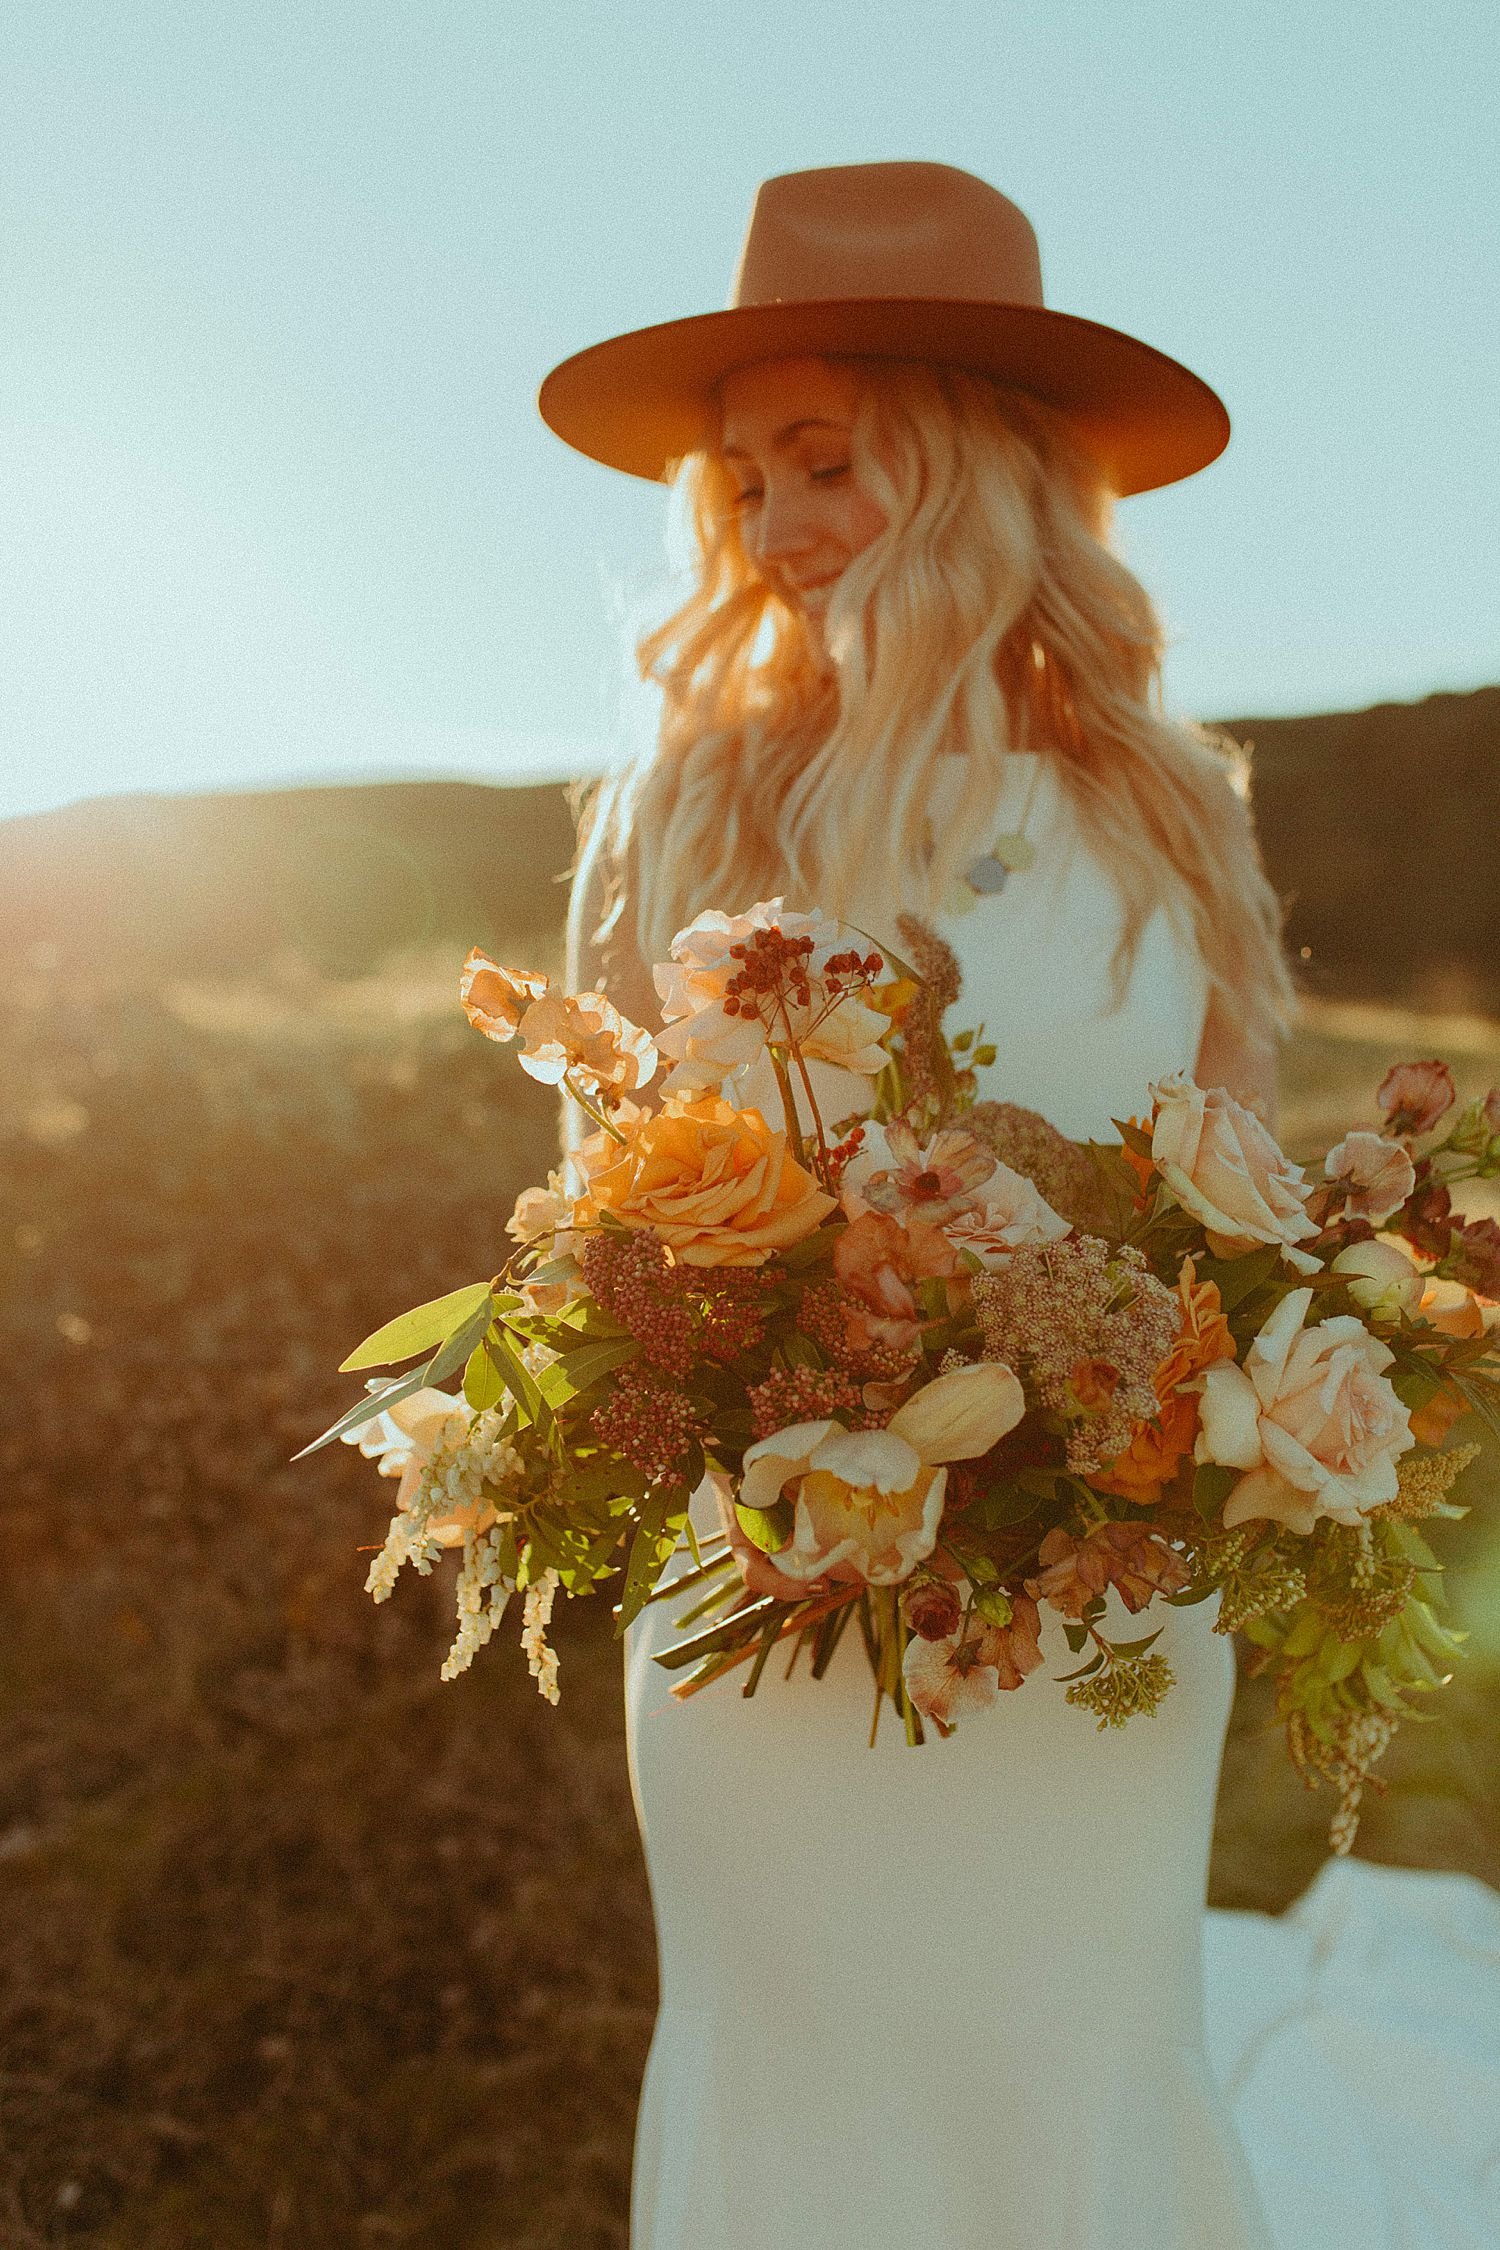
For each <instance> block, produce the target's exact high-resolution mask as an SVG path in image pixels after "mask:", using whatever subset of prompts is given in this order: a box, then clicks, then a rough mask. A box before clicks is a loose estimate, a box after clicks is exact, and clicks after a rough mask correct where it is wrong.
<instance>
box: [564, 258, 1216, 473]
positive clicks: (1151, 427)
mask: <svg viewBox="0 0 1500 2250" xmlns="http://www.w3.org/2000/svg"><path fill="white" fill-rule="evenodd" d="M804 356H805V357H816V358H851V357H854V358H880V359H925V360H937V361H941V362H943V363H945V364H947V365H949V366H954V367H964V368H969V369H971V370H973V371H974V372H975V373H977V374H981V375H990V376H994V377H996V378H997V379H999V380H1000V381H1003V382H1006V383H1011V384H1014V385H1015V387H1016V388H1017V389H1018V390H1023V391H1026V392H1029V393H1030V394H1031V395H1032V396H1033V397H1035V398H1039V399H1044V400H1046V401H1047V403H1048V404H1050V405H1052V406H1055V407H1057V408H1059V409H1060V410H1061V411H1062V412H1063V413H1064V414H1065V415H1066V417H1067V419H1068V421H1069V423H1070V424H1071V425H1072V427H1073V428H1074V430H1075V432H1076V434H1077V436H1078V438H1079V440H1080V442H1081V443H1082V444H1083V446H1084V447H1085V448H1086V449H1087V451H1088V452H1089V454H1090V455H1091V456H1092V457H1093V458H1094V459H1095V460H1096V461H1097V462H1098V463H1099V466H1100V469H1101V471H1102V473H1103V475H1104V477H1105V480H1106V481H1107V483H1108V484H1109V486H1110V488H1111V489H1112V490H1113V491H1114V492H1116V493H1119V494H1121V495H1124V494H1126V493H1131V492H1149V491H1152V490H1154V489H1155V488H1156V487H1158V486H1160V485H1164V484H1175V483H1177V482H1178V480H1179V479H1180V478H1182V477H1190V476H1192V475H1194V474H1195V472H1196V471H1197V470H1199V469H1203V468H1206V467H1207V466H1208V464H1209V462H1210V461H1213V460H1216V459H1217V457H1218V456H1219V454H1221V453H1222V452H1223V450H1224V448H1225V446H1226V445H1227V444H1228V443H1229V416H1228V413H1227V412H1226V410H1225V407H1224V403H1223V401H1222V399H1221V398H1220V397H1219V396H1218V393H1217V392H1216V391H1213V390H1211V389H1210V388H1209V386H1208V384H1207V383H1205V382H1204V381H1203V380H1202V378H1201V377H1199V376H1197V375H1194V374H1193V373H1192V372H1191V370H1190V369H1188V368H1186V367H1184V366H1183V365H1182V364H1181V362H1180V361H1178V360H1175V359H1170V358H1169V357H1168V356H1167V354H1166V353H1165V352H1159V351H1157V350H1156V349H1155V348H1154V347H1153V346H1152V345H1150V344H1143V343H1141V342H1140V340H1139V338H1137V337H1135V336H1127V335H1126V334H1125V333H1124V332H1123V330H1121V329H1118V328H1106V327H1104V326H1102V325H1101V323H1100V322H1098V321H1094V320H1083V319H1081V318H1080V317H1079V316H1078V315H1077V314H1075V313H1063V312H1054V311H1053V310H1052V308H1051V307H1050V306H1041V305H1007V304H993V303H978V302H975V301H974V300H972V299H962V298H928V297H921V298H912V297H858V298H832V299H824V300H817V301H814V302H802V301H800V300H799V301H796V302H789V303H780V304H772V305H743V306H739V307H737V308H735V309H733V310H731V311H728V312H715V313H697V314H694V315H693V316H692V317H690V318H689V319H686V320H668V321H662V322H660V323H659V324H658V325H657V326H655V327H652V328H637V329H633V330H631V331H630V333H629V334H627V335H624V336H611V337H610V338H608V339H607V340H606V341H605V342H604V343H602V344H591V345H590V346H589V347H588V349H587V350H585V351H581V352H575V353H574V354H573V356H572V357H571V358H569V359H565V360H563V361H562V362H561V364H560V365H559V366H557V367H554V368H553V370H552V372H551V374H550V375H548V377H547V378H546V380H545V382H544V383H543V384H542V387H541V390H540V392H539V393H538V397H537V405H538V407H539V409H540V411H541V415H542V419H543V421H545V422H546V424H547V425H548V427H549V428H550V429H552V430H554V431H555V432H556V434H557V435H558V436H559V437H560V438H562V439H563V440H564V442H565V443H566V444H568V445H571V446H573V447H575V448H576V449H577V451H578V452H580V453H586V454H588V455H589V457H590V458H591V459H592V460H595V461H602V462H604V463H605V464H606V465H607V466H608V467H609V468H612V469H623V470H625V471H626V472H627V474H629V475H630V476H636V477H649V478H651V479H653V480H654V481H656V482H665V481H667V480H668V479H669V478H670V477H671V475H672V472H673V469H674V467H675V464H676V463H677V462H678V461H680V460H681V459H682V457H683V455H684V454H687V453H692V452H695V451H697V450H698V449H699V448H701V447H703V446H705V445H707V444H709V443H711V442H712V440H713V434H714V433H713V397H714V390H715V386H716V385H717V384H718V383H719V382H720V381H721V380H722V378H723V377H724V376H725V375H727V374H728V373H729V372H730V370H731V369H732V368H736V367H745V366H749V365H752V364H753V363H754V362H756V361H758V360H765V359H790V358H801V357H804Z"/></svg>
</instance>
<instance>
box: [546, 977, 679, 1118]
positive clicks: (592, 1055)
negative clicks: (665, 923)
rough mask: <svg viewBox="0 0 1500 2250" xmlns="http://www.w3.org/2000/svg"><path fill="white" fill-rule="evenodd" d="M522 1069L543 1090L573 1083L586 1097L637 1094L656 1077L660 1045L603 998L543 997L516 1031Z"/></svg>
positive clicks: (576, 995) (587, 994)
mask: <svg viewBox="0 0 1500 2250" xmlns="http://www.w3.org/2000/svg"><path fill="white" fill-rule="evenodd" d="M518 1030H519V1034H520V1039H521V1058H520V1060H521V1068H522V1069H523V1070H524V1071H525V1072H526V1073H527V1074H528V1076H530V1077H532V1078H536V1079H539V1080H540V1081H541V1083H542V1084H543V1085H544V1086H559V1085H561V1083H562V1081H563V1078H564V1077H565V1076H567V1077H570V1078H572V1079H573V1080H574V1081H575V1082H576V1083H577V1084H578V1085H579V1086H581V1087H582V1088H583V1091H584V1092H585V1093H586V1094H598V1093H601V1092H602V1091H604V1089H606V1088H610V1089H613V1090H614V1091H616V1092H619V1093H622V1094H633V1093H636V1092H638V1091H639V1089H640V1088H641V1087H642V1086H646V1085H649V1084H650V1082H651V1080H652V1079H653V1078H654V1077H655V1076H656V1066H657V1061H658V1059H659V1058H658V1056H657V1052H656V1042H655V1040H654V1039H653V1038H652V1037H651V1034H650V1033H649V1032H648V1031H642V1030H641V1028H640V1026H639V1025H638V1024H633V1023H631V1022H629V1021H628V1019H627V1018H626V1017H624V1016H622V1015H621V1014H620V1012H619V1010H618V1008H616V1007H614V1006H613V1005H612V1004H611V1003H610V1002H609V1001H608V1000H606V999H605V997H604V995H603V993H602V992H577V993H568V994H557V993H551V992H547V993H543V995H542V996H541V998H540V999H539V1000H534V1001H533V1002H532V1004H531V1006H530V1007H529V1008H528V1009H527V1010H526V1013H525V1014H524V1015H523V1016H522V1018H521V1021H520V1024H519V1026H518Z"/></svg>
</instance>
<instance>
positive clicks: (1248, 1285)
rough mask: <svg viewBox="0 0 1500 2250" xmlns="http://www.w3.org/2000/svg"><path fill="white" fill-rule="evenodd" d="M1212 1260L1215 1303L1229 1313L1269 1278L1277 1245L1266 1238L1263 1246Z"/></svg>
mask: <svg viewBox="0 0 1500 2250" xmlns="http://www.w3.org/2000/svg"><path fill="white" fill-rule="evenodd" d="M1205 1262H1207V1261H1205ZM1212 1263H1213V1278H1214V1279H1215V1280H1216V1281H1217V1282H1218V1284H1219V1303H1220V1304H1221V1305H1222V1307H1223V1309H1224V1311H1225V1312H1226V1313H1231V1312H1233V1311H1234V1309H1235V1307H1236V1306H1237V1305H1242V1304H1243V1303H1244V1301H1245V1299H1246V1298H1247V1297H1248V1296H1250V1295H1251V1294H1252V1293H1253V1292H1254V1291H1255V1290H1257V1289H1260V1288H1263V1287H1264V1285H1265V1283H1266V1282H1268V1281H1270V1280H1271V1279H1273V1277H1274V1275H1275V1273H1276V1270H1277V1268H1278V1266H1279V1265H1280V1264H1281V1245H1280V1243H1279V1242H1268V1243H1267V1244H1266V1245H1265V1247H1264V1248H1263V1249H1260V1250H1251V1251H1248V1252H1247V1253H1246V1255H1245V1256H1244V1257H1243V1258H1226V1259H1223V1260H1219V1259H1215V1260H1213V1261H1212Z"/></svg>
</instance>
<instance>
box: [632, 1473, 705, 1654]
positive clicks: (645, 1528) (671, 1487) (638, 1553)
mask: <svg viewBox="0 0 1500 2250" xmlns="http://www.w3.org/2000/svg"><path fill="white" fill-rule="evenodd" d="M687 1510H688V1492H687V1487H686V1486H685V1485H681V1484H658V1485H655V1486H653V1487H652V1489H651V1491H650V1492H649V1493H648V1494H647V1495H646V1499H645V1502H644V1505H643V1506H642V1508H641V1513H640V1520H639V1522H638V1523H637V1525H636V1533H635V1537H634V1539H633V1540H632V1541H631V1543H630V1560H629V1562H628V1563H627V1564H626V1566H625V1588H624V1591H623V1593H622V1594H621V1596H620V1631H621V1632H622V1633H623V1632H624V1631H625V1629H626V1627H627V1626H629V1625H632V1624H633V1623H634V1622H635V1620H636V1618H637V1617H639V1615H640V1613H641V1611H642V1610H643V1609H644V1608H645V1606H646V1600H647V1597H648V1595H649V1594H650V1592H651V1589H652V1587H653V1586H654V1585H655V1584H656V1582H657V1580H658V1578H660V1576H661V1574H662V1572H663V1571H664V1570H665V1568H666V1566H667V1564H668V1563H669V1562H670V1561H671V1559H672V1550H673V1549H674V1548H675V1546H676V1545H677V1534H678V1532H679V1531H680V1530H681V1528H682V1525H683V1523H684V1521H685V1520H686V1517H687Z"/></svg>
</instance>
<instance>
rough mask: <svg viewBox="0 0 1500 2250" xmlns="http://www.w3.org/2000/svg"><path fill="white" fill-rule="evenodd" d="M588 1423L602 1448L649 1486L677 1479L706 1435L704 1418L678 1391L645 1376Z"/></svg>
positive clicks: (597, 1410) (618, 1393)
mask: <svg viewBox="0 0 1500 2250" xmlns="http://www.w3.org/2000/svg"><path fill="white" fill-rule="evenodd" d="M589 1420H590V1422H591V1423H592V1425H593V1427H594V1429H595V1431H596V1432H597V1434H598V1436H599V1438H600V1440H601V1441H602V1443H603V1444H605V1445H607V1446H609V1447H611V1448H612V1449H613V1451H614V1452H616V1453H618V1454H620V1455H621V1456H622V1457H623V1458H624V1459H625V1460H627V1461H629V1462H631V1463H632V1464H633V1465H634V1466H635V1467H636V1468H637V1469H639V1470H640V1471H641V1473H642V1475H643V1476H646V1477H649V1478H650V1480H651V1482H652V1483H653V1484H668V1483H671V1482H672V1481H673V1480H674V1479H677V1478H680V1477H681V1476H682V1474H683V1471H684V1469H685V1468H686V1466H687V1458H688V1454H689V1452H690V1450H691V1448H692V1446H693V1444H694V1442H695V1440H697V1439H699V1438H701V1437H702V1436H703V1434H704V1423H703V1420H702V1417H701V1416H700V1415H699V1413H698V1412H697V1409H696V1408H695V1407H694V1406H693V1405H692V1403H691V1402H690V1401H689V1400H688V1399H685V1398H684V1397H683V1395H682V1393H681V1391H676V1390H673V1389H672V1387H671V1385H670V1384H668V1383H663V1382H662V1381H661V1380H660V1379H659V1378H658V1377H655V1376H652V1375H650V1374H647V1373H646V1372H644V1371H642V1373H641V1374H640V1375H639V1376H638V1377H636V1378H635V1379H634V1380H633V1381H631V1382H629V1383H627V1384H622V1385H621V1387H620V1389H619V1390H617V1391H616V1392H615V1394H614V1396H613V1397H612V1398H609V1399H607V1400H606V1401H605V1403H604V1404H603V1406H596V1407H595V1409H594V1411H593V1413H592V1414H591V1415H590V1416H589Z"/></svg>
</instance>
